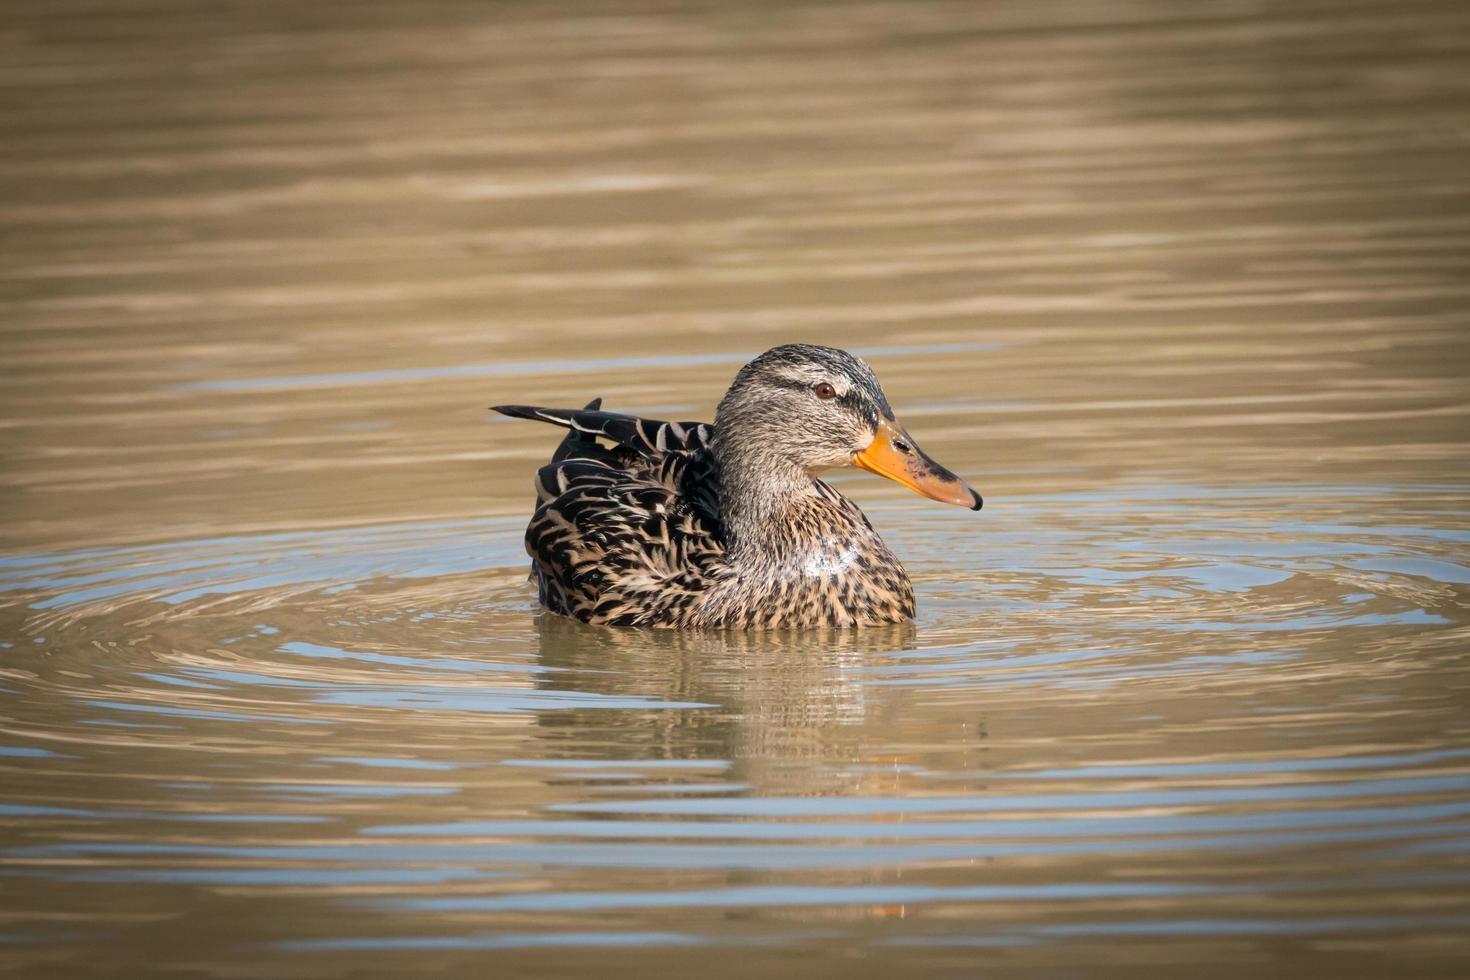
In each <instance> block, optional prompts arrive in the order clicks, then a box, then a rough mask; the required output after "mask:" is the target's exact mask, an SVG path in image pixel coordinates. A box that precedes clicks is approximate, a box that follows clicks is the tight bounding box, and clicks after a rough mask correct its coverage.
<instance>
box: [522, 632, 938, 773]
mask: <svg viewBox="0 0 1470 980" xmlns="http://www.w3.org/2000/svg"><path fill="white" fill-rule="evenodd" d="M539 628H540V644H541V663H542V664H543V665H544V666H546V667H550V668H554V669H553V670H552V671H550V672H548V673H547V674H545V675H543V679H542V681H541V684H542V685H543V686H545V687H547V688H555V689H558V690H563V691H566V690H575V691H585V692H589V693H596V694H600V695H604V696H612V697H619V696H621V697H630V698H638V699H640V700H644V701H646V700H648V699H656V700H659V701H663V702H677V703H681V704H698V705H703V706H705V707H689V708H669V709H647V708H643V709H636V710H618V709H612V710H609V709H606V708H595V709H573V710H569V711H555V712H546V713H544V714H543V715H542V716H541V719H540V724H541V726H542V728H543V731H544V732H545V733H546V734H547V736H548V737H550V738H558V737H565V738H567V739H569V740H575V741H577V742H579V743H581V744H580V745H578V746H572V745H568V746H566V749H567V750H568V751H571V750H572V749H574V748H580V749H581V750H582V753H587V754H595V755H601V756H602V757H604V758H630V759H726V760H731V761H738V762H739V764H740V766H741V768H742V769H749V768H750V767H751V766H756V767H762V768H764V767H765V766H767V765H769V764H771V763H773V762H777V761H781V760H811V759H818V758H827V759H831V760H833V761H839V760H841V759H843V758H848V757H853V753H854V751H855V749H856V747H857V746H858V745H859V743H860V741H861V731H862V728H863V726H866V725H868V724H870V723H873V722H875V721H878V720H879V719H878V718H877V717H876V716H877V715H879V714H881V699H880V698H879V697H878V696H877V694H876V693H875V690H874V689H873V688H872V687H871V686H870V685H869V684H868V683H866V681H865V678H866V668H867V667H869V666H870V665H871V664H872V663H873V662H874V661H875V660H881V659H882V658H883V657H884V656H885V655H888V654H892V653H895V652H898V651H902V650H908V649H912V648H913V647H914V626H913V624H912V623H896V624H893V625H890V626H882V627H870V628H866V629H860V630H851V629H846V630H842V629H832V630H824V631H775V632H749V633H746V632H734V631H680V630H629V629H616V628H611V627H600V626H587V625H584V624H582V623H578V622H574V621H572V620H569V619H566V618H563V617H560V616H553V615H549V614H548V615H543V616H542V617H541V619H540V622H539ZM879 690H881V689H879ZM589 742H590V743H595V747H594V746H593V745H592V744H589ZM579 754H581V753H579Z"/></svg>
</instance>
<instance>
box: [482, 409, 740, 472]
mask: <svg viewBox="0 0 1470 980" xmlns="http://www.w3.org/2000/svg"><path fill="white" fill-rule="evenodd" d="M601 402H602V399H600V398H599V399H595V400H594V401H593V402H591V403H590V404H589V405H588V406H587V407H586V408H582V409H574V408H539V407H537V406H535V405H494V406H491V410H492V411H496V412H499V413H500V414H501V415H509V416H511V417H513V418H519V419H535V420H537V421H541V422H550V423H551V424H552V425H560V426H563V427H565V428H568V429H572V430H573V431H575V432H579V433H581V434H582V435H584V436H588V437H590V438H593V439H607V440H610V441H611V442H613V443H614V444H615V445H618V446H624V447H626V448H628V449H632V450H633V451H635V452H637V453H638V454H639V455H640V456H645V457H649V458H654V457H658V456H662V455H663V454H664V453H675V452H692V451H694V450H696V449H704V448H706V447H708V446H709V444H710V440H711V439H712V438H713V436H714V427H713V426H710V425H707V424H705V423H704V422H664V421H661V420H659V419H644V418H639V417H638V416H636V415H623V414H620V413H618V412H603V411H599V410H598V409H597V407H596V406H598V405H600V404H601Z"/></svg>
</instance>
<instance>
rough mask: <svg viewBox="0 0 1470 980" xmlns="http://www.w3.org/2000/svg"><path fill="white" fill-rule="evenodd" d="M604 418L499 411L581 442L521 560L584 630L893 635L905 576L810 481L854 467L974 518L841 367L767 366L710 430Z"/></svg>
mask: <svg viewBox="0 0 1470 980" xmlns="http://www.w3.org/2000/svg"><path fill="white" fill-rule="evenodd" d="M600 404H601V399H598V400H596V401H593V402H592V403H591V404H590V405H588V406H587V407H586V408H585V409H583V410H581V411H577V410H575V409H562V408H533V407H530V406H525V405H500V406H497V407H496V408H495V411H497V412H501V413H503V414H505V415H513V416H517V417H519V418H527V419H540V420H542V421H545V422H552V423H554V424H556V425H560V426H564V427H566V428H568V429H570V430H571V431H570V432H569V433H567V436H566V438H565V439H563V440H562V443H561V445H560V446H559V447H558V448H557V450H556V452H555V454H553V455H552V457H551V462H550V463H548V464H547V465H545V466H543V467H541V469H540V470H539V471H538V472H537V474H536V498H537V505H536V512H535V514H533V515H532V517H531V524H530V526H529V527H528V528H527V529H526V551H527V552H529V553H530V555H531V558H532V560H533V565H532V568H531V577H532V579H534V580H535V582H536V585H537V587H538V589H539V591H540V596H541V602H542V604H543V605H545V606H546V608H548V609H550V610H551V611H553V612H557V613H561V614H563V615H566V616H572V617H575V618H577V619H580V620H582V621H583V622H587V623H605V624H608V625H612V626H663V627H674V628H680V629H690V628H699V627H713V628H725V629H777V628H802V627H815V626H853V625H871V624H877V623H892V622H898V621H901V620H904V619H908V618H911V617H912V616H913V615H914V590H913V586H912V585H910V584H909V577H908V575H907V573H905V572H904V570H903V566H902V565H900V564H899V562H898V559H897V558H895V557H894V555H893V552H891V551H889V550H888V547H887V546H886V545H885V544H884V543H883V541H882V539H881V538H879V537H878V534H877V532H876V531H874V530H873V526H872V525H871V524H869V523H868V519H867V518H866V517H864V516H863V512H862V511H860V510H859V509H858V508H857V505H856V504H854V503H852V502H851V501H850V500H848V499H847V498H846V497H844V496H842V494H840V493H838V492H837V491H836V490H833V489H832V488H831V487H829V486H828V485H827V484H826V483H823V482H822V481H821V480H819V479H817V474H818V473H820V472H822V471H823V470H827V469H831V468H833V467H837V466H860V467H862V468H863V469H865V470H869V471H871V472H873V473H877V474H878V475H879V476H886V477H888V478H889V479H890V480H896V481H897V482H899V483H902V484H903V485H904V486H906V487H909V488H910V489H912V490H915V491H917V492H918V493H921V494H923V495H924V496H926V497H932V498H934V499H935V500H939V501H942V502H944V503H947V504H958V505H960V506H962V507H969V508H971V509H973V510H979V509H980V495H979V494H977V493H976V492H975V491H973V490H971V489H970V488H969V487H968V486H966V485H965V483H964V482H963V481H962V480H960V478H959V477H957V476H955V475H954V474H953V473H951V472H950V471H949V470H947V469H945V468H944V467H942V466H940V465H939V464H938V463H936V462H934V461H933V460H932V459H930V458H929V457H928V456H927V455H925V454H924V453H923V451H921V450H920V449H919V447H918V446H917V445H916V444H915V443H914V441H913V439H911V438H909V435H908V433H907V432H905V431H904V429H903V427H902V426H900V425H899V424H898V422H897V420H896V419H894V417H893V410H892V409H891V408H889V407H888V400H887V399H886V398H884V397H883V389H882V388H880V387H879V386H878V379H877V378H875V377H873V372H872V370H871V369H870V368H869V367H868V365H867V364H865V363H864V362H863V361H861V360H860V359H858V358H856V357H854V356H853V355H851V354H849V353H847V352H846V351H841V350H835V349H833V348H831V347H816V346H813V345H809V344H787V345H785V346H783V347H775V348H772V349H771V350H768V351H766V352H765V353H764V354H762V355H761V356H760V357H757V358H756V359H755V360H753V361H751V362H750V363H749V364H747V365H745V367H743V368H741V369H740V372H739V373H738V374H736V375H735V381H734V382H733V383H732V384H731V385H730V390H729V391H728V392H726V393H725V397H724V399H723V400H721V402H720V405H719V408H718V409H716V411H715V424H714V425H713V426H710V425H705V424H703V423H700V422H658V421H654V420H653V419H642V418H635V417H634V416H631V415H618V414H616V413H613V412H602V411H598V410H597V409H598V407H599V406H600ZM599 439H605V440H608V441H609V442H611V443H612V445H611V447H604V446H603V445H601V444H600V443H599V442H598V440H599Z"/></svg>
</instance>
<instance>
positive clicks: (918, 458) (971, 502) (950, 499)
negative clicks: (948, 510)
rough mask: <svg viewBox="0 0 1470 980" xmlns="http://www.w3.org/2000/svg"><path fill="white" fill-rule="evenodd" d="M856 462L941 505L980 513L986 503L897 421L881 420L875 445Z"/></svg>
mask: <svg viewBox="0 0 1470 980" xmlns="http://www.w3.org/2000/svg"><path fill="white" fill-rule="evenodd" d="M852 462H853V465H854V466H861V467H862V468H863V469H865V470H867V471H868V472H869V473H877V474H878V475H879V476H886V477H887V478H888V479H890V480H893V481H894V482H895V483H902V484H903V485H904V486H906V487H908V488H909V489H910V490H912V491H914V492H915V493H921V494H923V495H924V496H926V497H930V498H932V499H934V500H938V501H940V502H941V503H946V504H955V505H957V506H960V507H968V508H970V509H971V510H979V509H980V505H981V503H983V501H981V499H980V495H979V494H978V493H976V492H975V491H974V490H971V489H970V488H969V487H968V486H967V485H966V484H965V481H964V480H961V479H960V478H959V477H957V476H955V475H954V474H953V473H951V472H950V471H949V470H947V469H945V468H944V467H943V466H940V465H939V464H938V463H936V462H934V460H932V459H930V458H929V456H928V455H927V454H926V453H925V452H924V451H923V450H922V449H920V448H919V444H918V443H916V442H914V440H913V439H911V438H909V434H908V433H907V432H905V431H904V430H903V427H902V426H900V425H899V424H898V423H897V422H892V421H889V420H887V419H879V420H878V430H877V431H876V432H875V433H874V434H873V443H872V445H870V446H868V448H867V449H864V450H863V451H862V452H858V453H853V456H852Z"/></svg>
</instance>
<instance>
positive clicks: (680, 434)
mask: <svg viewBox="0 0 1470 980" xmlns="http://www.w3.org/2000/svg"><path fill="white" fill-rule="evenodd" d="M599 405H600V400H596V401H593V402H592V403H591V404H589V405H588V406H587V407H586V408H584V409H582V410H580V411H577V410H572V409H550V408H536V407H532V406H524V405H503V406H497V407H496V411H498V412H501V413H502V414H505V415H510V416H513V417H517V418H528V419H537V420H540V421H545V422H551V423H553V424H556V425H560V426H563V427H565V428H567V429H569V430H570V431H569V432H568V433H567V435H566V437H565V438H564V439H563V440H562V443H561V445H560V446H559V447H558V448H557V450H556V453H555V454H554V455H553V456H552V459H551V462H549V463H548V464H546V465H545V466H543V467H541V469H540V470H538V471H537V473H536V496H537V501H538V504H537V507H536V512H535V514H534V515H532V517H531V523H530V525H529V526H528V527H527V528H526V551H527V552H528V553H529V554H530V555H531V557H532V559H533V562H534V564H533V568H532V578H533V579H534V580H535V581H536V583H537V586H538V589H539V591H540V595H541V602H542V603H543V604H544V605H545V606H546V607H547V608H549V609H551V610H553V611H554V612H559V613H562V614H564V615H569V616H574V617H576V618H577V619H580V620H583V621H584V622H592V623H608V624H614V625H626V626H633V625H652V624H656V623H664V624H667V623H669V622H671V621H674V620H678V619H679V618H681V616H683V615H686V614H687V613H688V612H690V611H691V610H692V608H693V607H694V605H695V603H696V602H697V600H698V598H699V596H700V595H701V593H702V592H703V590H704V589H705V588H706V587H707V585H708V584H709V582H710V581H711V579H712V578H713V577H718V576H720V575H722V574H724V570H723V569H724V568H725V567H726V566H724V560H723V559H724V553H725V548H724V544H723V542H722V540H721V538H720V533H719V518H718V516H717V513H718V502H717V501H718V498H717V494H716V492H715V484H714V463H713V456H712V454H711V453H710V452H709V451H708V448H707V447H708V445H709V442H710V438H711V436H712V435H713V429H712V427H711V426H709V425H705V424H704V423H700V422H664V421H659V420H655V419H641V418H637V417H636V416H631V415H620V414H617V413H615V412H603V411H599V410H598V408H599ZM599 439H606V440H609V441H611V442H612V443H613V446H611V447H610V448H609V447H604V446H602V445H601V444H600V443H599V442H598V440H599Z"/></svg>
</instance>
